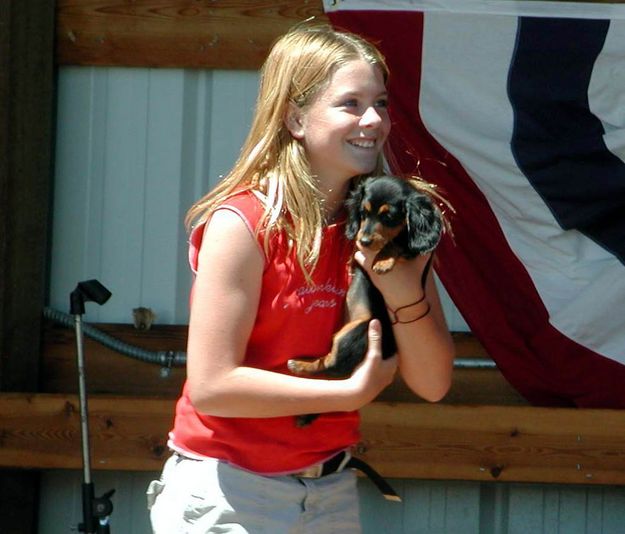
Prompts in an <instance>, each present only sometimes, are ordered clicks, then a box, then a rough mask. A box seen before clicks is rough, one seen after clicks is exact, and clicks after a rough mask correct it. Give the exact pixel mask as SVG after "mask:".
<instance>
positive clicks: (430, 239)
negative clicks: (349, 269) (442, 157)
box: [288, 176, 443, 426]
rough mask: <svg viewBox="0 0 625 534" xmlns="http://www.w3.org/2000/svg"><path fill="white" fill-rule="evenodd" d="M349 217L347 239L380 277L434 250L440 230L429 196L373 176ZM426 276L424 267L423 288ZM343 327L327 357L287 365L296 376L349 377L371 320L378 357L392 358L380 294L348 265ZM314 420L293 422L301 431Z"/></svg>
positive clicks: (350, 202) (349, 204)
mask: <svg viewBox="0 0 625 534" xmlns="http://www.w3.org/2000/svg"><path fill="white" fill-rule="evenodd" d="M346 208H347V212H348V219H347V227H346V235H347V237H348V238H349V239H355V240H356V241H357V242H358V244H359V245H360V246H361V247H362V248H368V249H371V250H372V251H375V252H377V254H376V256H375V258H374V260H373V267H372V268H373V271H374V272H375V273H377V274H385V273H387V272H389V271H390V270H391V269H393V267H394V266H395V263H396V262H397V261H400V260H401V259H402V258H403V259H410V258H414V257H416V256H418V255H421V254H426V253H428V252H431V251H432V250H434V248H436V245H438V242H439V240H440V237H441V233H442V230H443V224H442V218H441V214H440V211H439V209H438V208H437V206H436V205H435V203H434V202H433V200H432V198H431V197H430V195H428V194H427V193H425V192H423V191H420V190H419V189H418V188H417V187H415V185H414V183H413V182H411V181H409V180H404V179H402V178H398V177H395V176H377V177H372V178H367V179H365V180H363V181H362V182H360V183H359V184H358V186H357V187H356V188H355V189H354V190H353V191H352V193H351V194H350V196H349V198H348V199H347V201H346ZM428 270H429V263H428V266H427V267H426V269H425V271H424V273H423V278H422V280H421V283H422V285H423V286H424V287H425V279H426V276H427V272H428ZM346 302H347V307H346V308H347V309H346V312H347V322H346V324H345V325H344V326H343V328H341V330H340V331H339V332H337V333H336V334H335V335H334V340H333V344H332V349H331V350H330V352H329V353H328V354H327V355H326V356H324V357H322V358H318V359H315V360H310V359H305V358H301V359H300V358H298V359H292V360H289V362H288V368H289V370H290V371H291V372H293V373H294V374H298V375H309V376H311V375H324V376H327V377H329V378H345V377H348V376H350V375H351V373H352V372H353V370H354V369H355V368H356V367H357V366H358V364H359V363H360V362H362V360H363V359H364V357H365V354H366V352H367V345H368V334H367V331H368V327H369V321H371V319H373V318H376V319H379V320H380V323H381V325H382V357H383V358H384V359H386V358H390V357H391V356H393V355H394V354H395V353H396V352H397V346H396V344H395V337H394V335H393V329H392V323H391V320H390V318H389V314H388V311H387V309H386V304H385V302H384V298H383V297H382V294H381V293H380V292H379V291H378V289H377V288H376V287H375V286H374V285H373V283H372V282H371V280H370V278H369V276H368V274H367V273H366V272H365V270H364V269H363V268H362V267H360V265H358V264H357V263H356V262H353V276H352V281H351V283H350V286H349V290H348V292H347V297H346ZM316 417H317V415H315V414H309V415H301V416H298V417H297V419H296V420H297V425H298V426H305V425H307V424H309V423H310V422H312V421H313V420H314V419H315V418H316Z"/></svg>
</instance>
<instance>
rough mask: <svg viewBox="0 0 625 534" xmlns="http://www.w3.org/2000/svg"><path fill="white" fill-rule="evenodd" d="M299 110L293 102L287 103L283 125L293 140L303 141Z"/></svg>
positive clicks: (301, 117) (301, 116)
mask: <svg viewBox="0 0 625 534" xmlns="http://www.w3.org/2000/svg"><path fill="white" fill-rule="evenodd" d="M303 118H304V117H303V113H302V110H301V108H299V107H297V106H296V105H295V104H294V103H293V102H289V107H288V109H287V111H286V117H285V118H284V125H285V126H286V128H287V130H289V132H290V133H291V135H292V136H293V137H294V138H295V139H303V137H304V120H303Z"/></svg>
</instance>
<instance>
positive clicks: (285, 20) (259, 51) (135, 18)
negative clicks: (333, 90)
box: [56, 0, 327, 69]
mask: <svg viewBox="0 0 625 534" xmlns="http://www.w3.org/2000/svg"><path fill="white" fill-rule="evenodd" d="M56 5H57V51H56V60H57V62H58V63H59V64H64V65H69V64H71V65H109V66H113V65H119V66H141V67H194V68H219V69H257V68H258V67H259V66H260V65H261V64H262V62H263V61H264V59H265V57H266V55H267V52H268V50H269V48H270V46H271V43H272V42H273V41H274V39H275V38H276V37H277V36H279V35H281V34H283V33H284V32H286V31H287V30H288V29H289V28H290V27H291V26H292V25H294V24H296V23H299V22H302V21H304V20H306V19H308V18H309V17H313V16H314V17H315V18H316V19H317V20H319V21H326V20H327V19H326V16H325V14H324V12H323V5H322V2H321V0H255V1H253V2H252V1H248V2H240V1H236V0H221V1H219V2H215V1H209V0H203V1H197V0H195V1H192V0H174V1H172V0H132V1H130V0H125V1H121V2H120V1H117V2H114V1H112V0H58V1H57V3H56Z"/></svg>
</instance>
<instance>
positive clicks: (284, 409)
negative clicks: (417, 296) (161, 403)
mask: <svg viewBox="0 0 625 534" xmlns="http://www.w3.org/2000/svg"><path fill="white" fill-rule="evenodd" d="M262 274H263V257H262V254H261V251H260V250H259V248H258V245H257V242H256V239H255V238H254V236H252V235H251V234H250V232H249V230H248V229H247V227H246V225H245V224H244V223H243V221H242V220H241V219H240V218H239V217H238V216H237V215H236V214H234V213H232V212H230V211H228V210H218V211H217V212H215V213H214V214H213V216H212V218H211V220H210V222H209V223H207V227H206V229H205V231H204V236H203V240H202V246H201V248H200V253H199V261H198V272H197V275H196V279H195V284H194V288H193V302H192V305H191V315H190V320H189V336H188V346H187V380H188V387H189V394H190V398H191V402H192V403H193V405H194V406H195V408H196V409H197V410H198V411H199V412H201V413H205V414H209V415H218V416H223V417H276V416H287V415H298V414H303V413H322V412H329V411H348V410H354V409H358V408H360V407H361V406H363V405H364V404H366V403H368V402H369V401H371V400H372V399H373V398H375V396H376V395H377V394H378V393H379V392H380V391H381V390H382V389H384V387H386V386H387V385H388V384H389V383H390V382H391V381H392V379H393V375H394V372H395V369H396V366H397V361H396V358H393V359H390V360H382V359H381V355H380V354H381V350H380V341H379V338H380V334H379V325H378V327H377V334H376V328H375V327H374V328H373V329H370V350H369V352H368V354H367V358H366V359H365V361H364V362H363V364H362V365H361V366H360V368H359V369H358V370H357V371H356V372H355V373H354V374H353V375H352V376H351V377H350V378H349V379H346V380H322V379H311V378H302V377H295V376H289V375H284V374H280V373H275V372H272V371H266V370H262V369H256V368H252V367H248V366H245V365H244V359H245V352H246V346H247V342H248V339H249V337H250V333H251V331H252V327H253V325H254V322H255V318H256V313H257V308H258V303H259V298H260V292H261V281H262ZM305 327H306V325H302V328H305Z"/></svg>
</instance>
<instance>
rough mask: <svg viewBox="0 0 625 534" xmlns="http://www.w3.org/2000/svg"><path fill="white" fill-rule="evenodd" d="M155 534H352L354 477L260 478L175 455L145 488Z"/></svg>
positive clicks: (354, 531)
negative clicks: (212, 533)
mask: <svg viewBox="0 0 625 534" xmlns="http://www.w3.org/2000/svg"><path fill="white" fill-rule="evenodd" d="M147 498H148V509H150V518H151V521H152V529H153V531H154V534H204V533H209V532H220V533H237V534H238V533H247V534H261V533H267V534H283V533H284V534H287V533H288V534H308V533H310V534H357V533H360V532H361V529H360V521H359V510H358V493H357V489H356V475H355V473H354V472H353V471H352V470H345V471H342V472H341V473H335V474H332V475H328V476H326V477H322V478H318V479H308V478H305V479H300V478H296V477H293V476H276V477H270V476H261V475H256V474H254V473H250V472H247V471H244V470H241V469H237V468H235V467H232V466H230V465H228V464H227V463H225V462H221V461H219V460H214V459H207V460H193V459H189V458H185V457H183V456H180V455H174V456H172V457H171V458H170V459H169V460H167V462H166V464H165V467H164V469H163V474H162V476H161V479H160V480H154V481H152V482H151V483H150V486H149V487H148V491H147Z"/></svg>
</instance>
